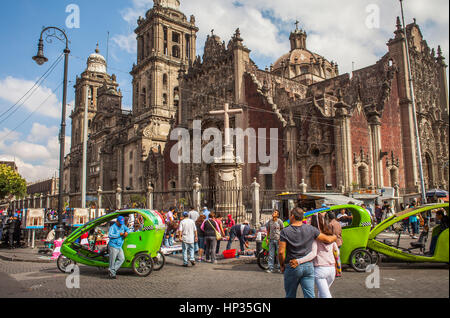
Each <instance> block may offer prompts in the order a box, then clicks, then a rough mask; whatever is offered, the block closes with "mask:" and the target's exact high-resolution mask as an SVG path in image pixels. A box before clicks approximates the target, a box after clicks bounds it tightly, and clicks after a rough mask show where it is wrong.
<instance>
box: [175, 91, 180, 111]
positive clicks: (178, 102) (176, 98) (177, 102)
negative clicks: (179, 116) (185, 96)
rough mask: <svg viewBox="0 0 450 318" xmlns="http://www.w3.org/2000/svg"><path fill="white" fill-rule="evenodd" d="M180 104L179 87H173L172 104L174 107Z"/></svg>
mask: <svg viewBox="0 0 450 318" xmlns="http://www.w3.org/2000/svg"><path fill="white" fill-rule="evenodd" d="M179 104H180V89H179V88H178V87H175V88H174V89H173V105H174V106H175V107H178V105H179Z"/></svg>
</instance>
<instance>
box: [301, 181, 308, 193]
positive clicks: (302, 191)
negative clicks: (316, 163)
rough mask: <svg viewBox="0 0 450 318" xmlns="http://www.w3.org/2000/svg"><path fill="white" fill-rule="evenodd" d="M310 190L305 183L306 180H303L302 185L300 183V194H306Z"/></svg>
mask: <svg viewBox="0 0 450 318" xmlns="http://www.w3.org/2000/svg"><path fill="white" fill-rule="evenodd" d="M307 190H308V185H307V184H306V183H305V179H302V183H300V193H306V192H307Z"/></svg>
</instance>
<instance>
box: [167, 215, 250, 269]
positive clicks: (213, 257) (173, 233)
mask: <svg viewBox="0 0 450 318" xmlns="http://www.w3.org/2000/svg"><path fill="white" fill-rule="evenodd" d="M160 213H161V214H162V215H163V217H164V219H165V222H166V232H165V235H164V240H163V246H164V247H172V246H174V243H175V241H176V240H178V241H180V242H181V243H182V253H183V266H184V267H188V266H189V263H190V264H191V266H195V264H196V262H208V263H213V264H215V263H217V255H219V253H220V249H221V242H222V241H223V240H226V241H228V243H227V246H226V250H229V249H230V248H231V244H232V242H233V241H234V240H235V239H237V240H238V241H239V245H240V251H244V250H245V249H246V248H248V246H249V243H248V235H249V234H250V231H251V230H250V226H249V222H248V221H243V222H242V224H236V221H235V220H234V219H233V217H232V215H231V214H228V215H227V217H226V218H224V217H222V216H221V215H216V213H215V212H214V211H210V210H209V209H208V208H207V207H204V208H203V209H202V211H201V212H198V211H196V210H195V209H194V208H193V207H191V208H190V209H188V211H185V212H183V213H179V212H178V210H177V209H176V208H170V209H169V210H167V211H161V212H160ZM195 255H197V257H195Z"/></svg>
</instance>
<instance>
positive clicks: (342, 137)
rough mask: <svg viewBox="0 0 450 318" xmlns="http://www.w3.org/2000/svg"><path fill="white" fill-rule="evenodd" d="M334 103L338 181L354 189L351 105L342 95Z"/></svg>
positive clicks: (349, 189)
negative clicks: (346, 102)
mask: <svg viewBox="0 0 450 318" xmlns="http://www.w3.org/2000/svg"><path fill="white" fill-rule="evenodd" d="M338 97H339V98H340V101H339V102H338V103H336V104H335V105H334V108H335V109H336V114H335V131H334V135H335V143H336V182H337V183H338V184H341V183H342V185H343V186H344V188H345V189H346V190H348V191H352V181H353V162H352V143H351V135H350V106H349V105H346V104H345V103H344V102H343V100H342V96H338Z"/></svg>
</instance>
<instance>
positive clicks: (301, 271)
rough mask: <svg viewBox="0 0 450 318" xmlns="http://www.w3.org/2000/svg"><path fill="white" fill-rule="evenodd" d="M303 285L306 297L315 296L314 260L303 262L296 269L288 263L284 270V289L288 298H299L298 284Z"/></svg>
mask: <svg viewBox="0 0 450 318" xmlns="http://www.w3.org/2000/svg"><path fill="white" fill-rule="evenodd" d="M299 284H300V286H301V287H302V291H303V296H304V297H305V298H315V295H314V266H313V263H312V262H308V263H305V264H301V265H299V266H297V267H296V268H295V269H294V268H292V267H291V266H290V265H289V262H287V263H286V268H285V271H284V290H285V291H286V298H297V289H298V285H299Z"/></svg>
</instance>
